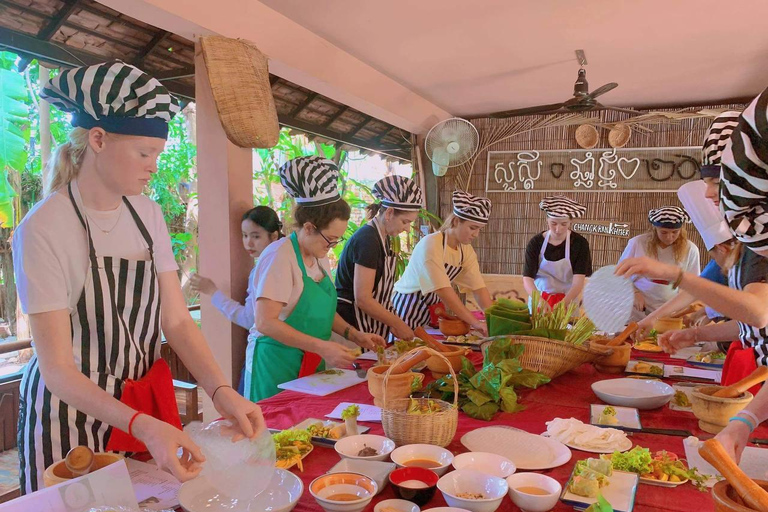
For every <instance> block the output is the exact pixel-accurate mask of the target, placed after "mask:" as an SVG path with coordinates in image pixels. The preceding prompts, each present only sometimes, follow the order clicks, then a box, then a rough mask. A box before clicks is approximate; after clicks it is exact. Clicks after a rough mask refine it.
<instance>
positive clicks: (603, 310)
mask: <svg viewBox="0 0 768 512" xmlns="http://www.w3.org/2000/svg"><path fill="white" fill-rule="evenodd" d="M615 269H616V266H615V265H608V266H607V267H602V268H600V269H598V270H597V272H595V273H594V274H592V276H591V277H590V278H589V281H587V284H586V286H584V299H583V300H584V311H585V312H586V314H587V317H589V319H590V320H592V322H593V323H594V324H595V327H597V328H598V329H599V330H601V331H606V332H621V331H622V330H623V329H624V326H625V325H627V322H628V321H629V317H630V315H631V314H632V305H633V304H634V302H635V292H634V290H633V289H632V281H630V280H629V279H627V278H625V277H619V276H617V275H615V274H614V273H613V271H614V270H615Z"/></svg>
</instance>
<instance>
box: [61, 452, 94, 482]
mask: <svg viewBox="0 0 768 512" xmlns="http://www.w3.org/2000/svg"><path fill="white" fill-rule="evenodd" d="M93 460H94V455H93V450H91V449H90V448H88V447H87V446H75V447H74V448H72V449H71V450H69V452H67V456H66V457H64V465H65V466H66V467H67V469H68V470H69V471H70V472H71V473H72V474H73V475H74V476H76V477H77V476H83V475H87V474H88V473H90V472H91V468H92V467H93Z"/></svg>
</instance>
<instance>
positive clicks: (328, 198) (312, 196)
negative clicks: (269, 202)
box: [279, 156, 341, 206]
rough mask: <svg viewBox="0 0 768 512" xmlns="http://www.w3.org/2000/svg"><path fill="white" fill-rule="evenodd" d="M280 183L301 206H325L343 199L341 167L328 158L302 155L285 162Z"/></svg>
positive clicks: (281, 170) (280, 171)
mask: <svg viewBox="0 0 768 512" xmlns="http://www.w3.org/2000/svg"><path fill="white" fill-rule="evenodd" d="M279 174H280V183H282V184H283V187H284V188H285V190H286V191H287V192H288V195H290V196H291V197H292V198H294V199H295V200H296V202H297V203H298V204H300V205H301V206H323V205H325V204H330V203H333V202H336V201H338V200H339V199H341V196H340V195H339V168H338V167H336V164H335V163H333V162H332V161H330V160H328V159H327V158H321V157H319V156H302V157H299V158H294V159H293V160H290V161H288V162H286V163H284V164H283V165H282V166H281V167H280V170H279Z"/></svg>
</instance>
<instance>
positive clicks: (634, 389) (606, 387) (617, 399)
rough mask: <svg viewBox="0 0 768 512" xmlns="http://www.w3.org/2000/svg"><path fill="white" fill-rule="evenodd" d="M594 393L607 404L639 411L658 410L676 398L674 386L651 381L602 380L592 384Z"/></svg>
mask: <svg viewBox="0 0 768 512" xmlns="http://www.w3.org/2000/svg"><path fill="white" fill-rule="evenodd" d="M592 391H594V392H595V394H596V395H597V396H598V398H600V400H602V401H603V402H605V403H608V404H611V405H620V406H622V407H635V408H637V409H657V408H659V407H661V406H663V405H664V404H666V403H667V402H669V401H670V400H672V397H673V396H675V390H674V389H673V388H672V386H670V385H669V384H665V383H663V382H661V381H658V380H650V379H649V380H643V379H608V380H601V381H598V382H595V383H594V384H592Z"/></svg>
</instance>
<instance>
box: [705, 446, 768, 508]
mask: <svg viewBox="0 0 768 512" xmlns="http://www.w3.org/2000/svg"><path fill="white" fill-rule="evenodd" d="M699 455H701V457H702V458H703V459H704V460H705V461H707V462H709V463H710V464H712V466H713V467H714V468H715V469H716V470H718V471H719V472H720V474H721V475H723V476H724V477H725V479H726V480H727V481H728V483H729V484H731V487H733V490H734V491H736V493H737V494H738V495H739V496H741V497H742V498H743V499H744V501H745V502H747V504H748V505H749V506H750V507H751V508H753V509H755V510H768V491H766V490H765V489H763V488H762V487H760V486H759V485H757V484H756V483H755V482H754V481H753V480H752V479H751V478H749V477H748V476H747V475H745V474H744V472H743V471H742V470H741V468H739V466H737V465H736V462H734V461H733V459H731V458H730V457H729V456H728V454H727V453H726V452H725V449H724V448H723V445H722V444H720V441H718V440H717V439H708V440H706V441H704V443H703V444H702V445H701V447H700V448H699Z"/></svg>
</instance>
